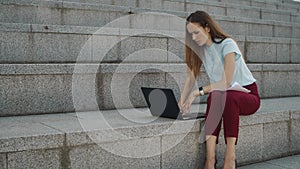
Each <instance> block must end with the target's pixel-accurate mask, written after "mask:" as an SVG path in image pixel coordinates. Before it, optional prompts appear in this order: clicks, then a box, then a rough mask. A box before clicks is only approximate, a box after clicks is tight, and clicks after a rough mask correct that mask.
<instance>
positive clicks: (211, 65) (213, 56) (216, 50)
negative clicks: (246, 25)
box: [202, 38, 256, 86]
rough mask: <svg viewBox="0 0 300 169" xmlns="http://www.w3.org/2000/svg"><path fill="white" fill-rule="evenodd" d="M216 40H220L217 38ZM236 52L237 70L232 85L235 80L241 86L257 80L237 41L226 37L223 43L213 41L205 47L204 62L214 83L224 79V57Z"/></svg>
mask: <svg viewBox="0 0 300 169" xmlns="http://www.w3.org/2000/svg"><path fill="white" fill-rule="evenodd" d="M216 41H219V39H217V40H216ZM232 52H234V53H235V70H234V75H233V79H232V82H231V85H232V84H233V83H235V82H237V83H239V84H240V85H241V86H246V85H249V84H252V83H253V82H255V81H256V79H254V77H253V75H252V73H251V72H250V70H249V69H248V67H247V65H246V63H245V60H244V58H243V57H242V53H241V51H240V50H239V48H238V45H237V44H236V42H235V41H234V40H233V39H231V38H226V39H224V40H223V42H222V43H220V44H217V43H213V44H212V45H211V46H209V47H204V56H203V57H202V62H203V65H204V68H205V70H206V73H207V74H208V77H209V78H210V81H211V82H212V83H215V82H217V81H220V80H221V79H222V73H223V72H224V58H225V56H226V55H227V54H229V53H232Z"/></svg>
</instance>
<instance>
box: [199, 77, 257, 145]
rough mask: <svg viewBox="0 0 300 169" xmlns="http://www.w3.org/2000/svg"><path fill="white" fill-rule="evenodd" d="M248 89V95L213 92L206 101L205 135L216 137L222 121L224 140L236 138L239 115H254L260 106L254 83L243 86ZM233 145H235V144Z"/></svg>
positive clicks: (230, 91)
mask: <svg viewBox="0 0 300 169" xmlns="http://www.w3.org/2000/svg"><path fill="white" fill-rule="evenodd" d="M243 87H245V88H247V89H249V90H250V91H251V92H250V93H245V92H239V91H233V90H229V91H213V92H211V93H210V94H209V96H208V99H207V109H206V120H205V134H206V135H214V136H217V143H218V137H219V133H220V130H221V122H222V121H221V120H222V119H223V126H224V138H225V143H226V144H227V142H226V137H236V143H237V140H238V133H239V120H240V118H239V115H251V114H254V113H255V112H256V111H257V110H258V108H259V106H260V97H259V94H258V90H257V85H256V83H252V84H250V85H247V86H243ZM236 143H235V144H236Z"/></svg>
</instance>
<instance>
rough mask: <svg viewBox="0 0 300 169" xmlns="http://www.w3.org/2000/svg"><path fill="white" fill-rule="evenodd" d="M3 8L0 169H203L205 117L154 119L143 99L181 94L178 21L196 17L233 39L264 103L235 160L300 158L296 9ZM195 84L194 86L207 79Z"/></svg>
mask: <svg viewBox="0 0 300 169" xmlns="http://www.w3.org/2000/svg"><path fill="white" fill-rule="evenodd" d="M0 2H1V3H0V36H1V38H0V48H1V50H0V116H2V117H1V118H0V126H1V129H2V130H1V131H0V133H1V134H0V168H5V169H10V168H201V166H202V165H203V161H204V157H205V153H204V152H205V146H204V145H205V144H202V142H199V135H200V133H201V132H200V131H201V127H202V126H203V125H204V120H203V119H199V120H191V121H174V120H170V119H163V118H155V117H151V116H150V114H149V111H148V110H147V109H146V108H145V102H144V99H143V98H142V94H141V91H140V87H141V86H151V87H168V88H172V89H174V91H175V95H176V97H177V98H178V97H179V95H180V90H182V88H183V85H184V80H185V70H186V66H185V64H184V61H183V59H184V31H185V28H184V25H185V23H184V22H185V20H184V18H185V17H186V16H187V15H188V14H189V13H190V12H193V11H195V10H206V11H208V12H209V13H210V14H212V16H213V17H214V18H215V19H216V20H217V21H218V22H219V23H220V24H221V26H222V27H223V28H224V29H225V31H227V32H228V33H230V34H232V35H233V37H234V39H236V40H237V42H238V44H239V47H240V48H241V50H242V52H243V53H244V57H245V59H246V60H247V62H248V66H249V68H250V70H251V71H252V72H253V74H254V76H255V78H256V79H257V83H258V85H259V92H260V95H261V97H262V98H263V101H262V105H261V108H260V110H259V111H258V112H257V113H256V114H255V115H253V116H247V117H241V128H240V136H241V137H240V139H239V144H238V148H237V155H238V164H239V165H244V164H249V163H254V162H258V161H264V160H269V159H273V158H277V157H281V156H287V155H291V154H297V153H299V152H300V147H299V142H300V136H299V129H298V128H299V126H300V116H299V111H300V107H299V104H298V103H299V100H300V97H299V96H300V93H299V91H300V87H299V86H300V81H299V77H300V76H299V71H300V64H299V62H300V57H299V53H300V52H299V51H300V18H299V17H300V13H299V8H300V4H299V3H296V2H293V1H289V0H276V1H271V0H270V1H269V0H250V1H246V0H239V1H238V0H221V1H219V0H214V1H207V0H197V1H196V0H132V1H131V0H121V1H115V0H63V1H59V0H49V1H45V0H18V1H17V0H9V1H8V0H0ZM202 77H203V80H201V81H199V83H198V85H202V84H207V83H209V80H208V78H207V76H206V75H205V72H204V71H203V76H202ZM205 100H206V98H205V97H204V98H200V99H199V100H197V101H195V103H198V102H199V101H200V102H201V103H205ZM193 110H194V111H198V110H201V111H204V110H205V104H200V105H199V104H195V105H194V107H193ZM222 137H223V136H221V138H220V144H219V145H220V146H219V149H218V159H219V160H218V161H219V163H218V166H221V165H222V156H223V154H224V147H225V145H224V141H223V138H222Z"/></svg>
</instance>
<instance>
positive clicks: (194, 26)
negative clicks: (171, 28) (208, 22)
mask: <svg viewBox="0 0 300 169" xmlns="http://www.w3.org/2000/svg"><path fill="white" fill-rule="evenodd" d="M186 28H187V31H188V32H189V33H190V34H191V36H192V39H193V41H195V42H196V43H197V44H198V45H199V46H204V45H207V46H210V45H211V44H212V40H211V36H210V34H209V32H210V29H209V28H208V27H205V28H203V27H202V26H200V25H199V24H198V23H192V22H190V23H188V24H187V26H186Z"/></svg>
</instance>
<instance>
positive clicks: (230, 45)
mask: <svg viewBox="0 0 300 169" xmlns="http://www.w3.org/2000/svg"><path fill="white" fill-rule="evenodd" d="M232 52H234V53H235V60H238V59H239V58H240V57H241V56H242V53H241V51H240V49H239V47H238V45H237V44H236V42H235V41H234V40H233V39H230V38H227V39H225V40H224V41H223V42H222V57H223V58H225V56H226V55H227V54H229V53H232Z"/></svg>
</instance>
